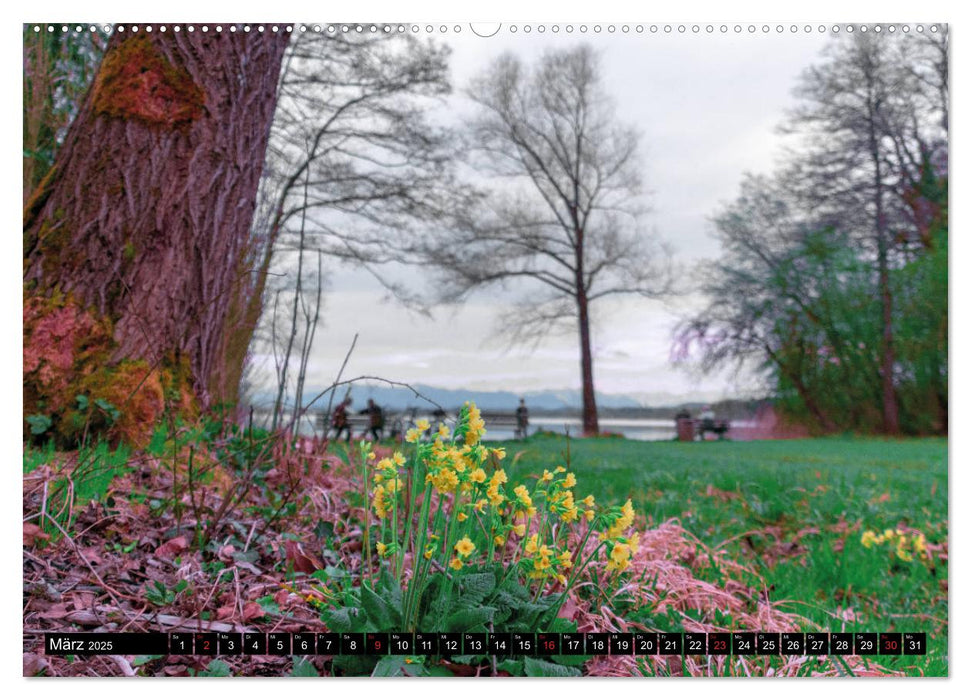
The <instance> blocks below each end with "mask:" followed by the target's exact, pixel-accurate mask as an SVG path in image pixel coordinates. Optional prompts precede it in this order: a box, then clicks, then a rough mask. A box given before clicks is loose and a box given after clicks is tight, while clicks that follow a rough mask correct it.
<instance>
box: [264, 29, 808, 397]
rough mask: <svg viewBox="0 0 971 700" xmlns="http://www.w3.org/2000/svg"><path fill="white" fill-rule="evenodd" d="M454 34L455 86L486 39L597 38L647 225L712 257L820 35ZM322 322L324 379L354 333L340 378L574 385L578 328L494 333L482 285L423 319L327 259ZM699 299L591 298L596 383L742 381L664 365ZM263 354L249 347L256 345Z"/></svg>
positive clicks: (762, 166) (492, 309)
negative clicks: (723, 220) (679, 325)
mask: <svg viewBox="0 0 971 700" xmlns="http://www.w3.org/2000/svg"><path fill="white" fill-rule="evenodd" d="M440 38H441V39H442V40H445V41H447V42H448V43H449V45H450V46H451V47H452V49H453V53H452V58H451V69H452V77H453V84H454V85H455V87H456V88H457V89H458V90H460V89H461V88H463V87H464V86H465V85H466V84H467V82H468V80H469V79H470V78H471V77H473V76H474V75H476V74H478V73H480V72H481V71H482V70H483V69H484V68H485V67H487V66H488V64H489V63H490V62H491V61H492V59H494V58H495V57H496V56H497V55H498V54H500V53H502V52H503V51H512V52H514V53H516V54H518V55H519V56H520V57H522V58H523V59H524V60H525V61H526V62H527V63H529V62H531V60H532V59H533V58H535V57H536V56H538V55H540V54H541V53H542V52H543V51H545V50H547V49H550V48H558V47H571V46H574V45H576V44H577V43H579V42H581V41H585V42H588V43H589V44H591V45H592V46H593V47H594V48H596V49H598V50H599V51H600V53H601V61H602V64H601V65H602V72H603V78H604V81H605V87H606V89H607V92H608V93H609V94H610V95H612V96H613V98H614V99H615V101H616V105H617V117H618V119H619V120H621V121H623V122H627V123H631V124H635V125H637V126H638V127H639V128H640V130H641V132H642V151H643V153H642V155H643V158H642V162H643V165H644V172H643V179H644V182H645V185H646V188H647V189H648V190H649V192H650V194H649V196H648V198H647V202H648V203H649V205H650V207H651V214H650V215H649V217H648V218H647V220H646V224H647V226H648V228H650V229H652V230H653V231H655V232H656V234H657V235H659V236H660V237H661V238H663V239H665V240H666V241H668V242H669V243H670V244H671V246H672V247H673V249H674V252H675V255H676V257H677V259H678V260H679V262H682V263H684V264H686V265H690V264H691V262H693V261H697V260H699V259H700V258H705V257H715V256H717V254H718V246H717V243H716V242H715V241H714V239H713V238H712V235H711V234H712V229H711V224H710V223H709V219H710V217H711V215H712V214H713V212H714V211H715V210H717V208H718V207H719V205H720V204H721V203H723V202H726V201H728V200H730V199H732V198H733V197H734V196H735V194H736V192H737V188H738V184H739V182H740V180H741V177H742V175H743V173H745V172H747V171H752V172H760V171H761V172H764V171H768V170H771V169H772V168H773V164H774V162H775V159H776V158H777V157H778V156H779V153H780V147H781V145H782V137H780V136H779V135H778V134H777V133H776V130H775V129H776V127H777V126H778V124H779V123H780V121H781V120H782V119H783V117H784V115H785V111H786V109H788V108H790V107H791V106H792V105H793V97H792V89H793V87H794V86H795V84H796V80H797V78H798V76H799V75H800V73H801V72H802V71H803V70H804V69H805V68H806V67H807V66H809V65H810V64H812V63H814V62H816V61H818V59H819V53H820V50H821V49H822V47H823V46H824V45H825V43H826V41H827V39H826V38H825V37H824V36H823V35H820V34H818V33H813V34H807V33H805V32H803V31H799V32H798V33H796V34H791V33H789V32H788V31H786V32H785V33H783V34H781V35H780V34H777V33H776V31H775V29H774V28H773V29H772V31H771V32H770V33H769V34H763V33H762V32H761V30H759V31H757V32H756V33H755V34H754V35H749V34H748V33H747V31H743V32H742V33H741V34H735V33H733V32H732V30H731V29H729V32H728V34H727V35H721V34H719V33H718V28H717V25H716V28H715V33H714V34H712V35H709V34H706V33H705V32H704V29H702V31H701V33H699V34H691V33H690V30H689V32H687V33H685V34H678V33H676V31H675V32H672V33H671V34H664V33H663V32H661V31H659V32H658V33H657V34H651V33H650V29H649V27H648V26H645V27H644V32H643V33H642V34H637V33H635V31H634V27H633V26H632V27H631V31H630V33H629V34H627V35H624V34H622V33H621V32H620V29H619V27H618V29H617V31H616V32H615V33H614V34H608V33H607V31H606V28H604V31H602V32H601V33H600V34H595V33H594V32H593V25H589V27H588V31H587V32H586V34H584V35H582V36H580V35H579V33H578V29H577V28H575V29H574V32H573V33H572V34H567V33H566V32H565V31H563V30H562V29H561V31H560V32H559V33H558V34H555V35H554V34H552V33H551V32H550V31H549V29H547V31H546V32H545V33H544V34H539V33H538V32H537V31H536V29H535V27H534V29H533V31H532V32H531V33H529V34H525V33H523V31H522V29H521V28H520V30H519V31H518V32H516V33H512V32H510V31H509V27H508V26H505V27H503V28H502V29H501V30H500V31H499V33H498V34H497V35H496V36H493V37H491V38H480V37H478V36H476V35H475V34H473V33H472V32H471V31H469V29H468V25H466V26H464V27H463V31H462V32H461V33H460V34H458V35H456V34H454V33H449V34H448V35H445V36H442V37H440ZM468 108H469V107H468V104H467V102H466V101H465V100H463V99H462V98H461V97H459V96H456V97H455V98H453V99H452V100H451V101H450V104H449V106H448V113H449V114H454V115H455V117H454V118H457V119H461V116H462V114H463V113H466V110H467V109H468ZM330 273H331V274H330V280H329V291H328V294H327V296H326V302H325V309H324V312H323V318H322V326H321V328H320V329H319V330H318V334H317V341H316V343H315V346H314V350H313V359H312V362H311V366H310V370H309V373H308V374H309V377H308V381H309V382H311V383H312V384H315V385H327V384H329V383H330V382H331V381H333V378H334V376H335V374H336V373H337V370H338V368H339V367H340V364H341V361H342V360H343V358H344V355H345V353H346V352H347V349H348V347H349V345H350V343H351V340H352V338H353V336H354V334H355V333H358V334H359V339H358V342H357V347H356V349H355V351H354V353H353V355H352V356H351V358H350V362H349V364H348V367H347V369H346V370H345V375H344V376H345V377H349V376H356V375H361V374H373V375H379V376H382V377H386V378H388V379H393V380H396V381H402V382H408V383H423V384H431V385H435V386H441V387H447V388H462V387H465V388H470V389H480V390H482V389H486V390H487V389H496V390H508V391H530V390H538V389H563V388H579V386H580V377H579V351H578V342H577V339H576V335H575V334H569V335H562V336H557V337H554V338H550V339H548V340H547V341H545V342H544V343H543V344H541V345H540V346H539V347H538V348H536V349H535V350H532V349H521V348H514V349H512V350H509V349H508V348H507V347H506V346H505V345H503V344H501V343H500V342H498V341H496V340H494V333H493V331H494V328H495V326H496V324H497V322H501V319H502V317H503V315H504V314H508V313H509V305H508V297H506V299H507V300H506V301H504V300H503V297H502V295H497V294H491V293H484V294H480V295H478V296H475V297H474V298H473V299H472V301H471V302H470V303H468V304H466V305H465V306H463V307H462V308H461V309H458V310H455V309H441V310H439V311H437V312H436V313H435V316H434V318H433V319H427V318H424V317H421V316H417V315H415V314H412V313H409V312H407V311H405V310H403V309H402V308H401V307H400V306H399V305H397V304H395V303H394V302H387V301H383V299H384V296H385V295H384V292H383V291H382V290H381V289H380V287H379V285H378V284H377V282H375V281H374V280H373V279H372V278H370V277H369V276H368V275H367V274H366V273H362V272H359V271H355V270H353V269H351V268H347V267H340V266H334V267H332V269H331V271H330ZM698 303H699V299H697V298H684V299H681V300H677V301H675V302H674V303H669V304H667V307H665V306H662V305H661V304H659V303H656V302H649V301H644V300H634V299H626V298H625V299H623V300H622V301H620V300H616V301H611V300H605V301H604V302H601V303H600V306H597V307H595V310H594V313H595V315H596V318H595V326H594V337H593V346H594V354H595V365H594V378H595V381H596V385H597V389H598V391H600V392H604V393H617V394H630V395H635V396H639V397H641V398H642V399H644V400H647V401H652V402H658V401H665V400H687V399H700V400H713V399H717V398H722V397H728V396H738V395H744V394H751V393H752V392H753V391H755V390H756V388H757V387H756V386H755V385H754V382H753V381H752V380H751V379H750V378H747V377H744V376H743V377H738V378H734V377H731V376H728V375H727V374H725V375H722V376H709V377H699V376H695V375H693V374H691V373H688V372H685V371H683V370H680V369H676V368H674V367H672V365H671V363H670V349H671V331H672V328H673V326H674V325H675V323H676V322H677V318H678V314H680V313H684V312H687V311H690V309H691V308H694V307H695V305H697V304H698ZM258 360H259V358H258Z"/></svg>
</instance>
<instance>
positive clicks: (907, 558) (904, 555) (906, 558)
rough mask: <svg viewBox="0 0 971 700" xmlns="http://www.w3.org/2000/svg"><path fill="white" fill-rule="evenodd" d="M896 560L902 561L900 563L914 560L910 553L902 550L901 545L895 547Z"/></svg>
mask: <svg viewBox="0 0 971 700" xmlns="http://www.w3.org/2000/svg"><path fill="white" fill-rule="evenodd" d="M897 558H898V559H900V560H902V561H913V560H914V557H913V555H912V554H911V553H910V552H908V551H907V550H906V549H904V547H903V545H898V546H897Z"/></svg>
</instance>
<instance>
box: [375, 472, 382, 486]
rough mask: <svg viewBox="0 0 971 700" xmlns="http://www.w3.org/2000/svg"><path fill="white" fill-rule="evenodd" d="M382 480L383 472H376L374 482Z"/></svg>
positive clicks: (378, 482)
mask: <svg viewBox="0 0 971 700" xmlns="http://www.w3.org/2000/svg"><path fill="white" fill-rule="evenodd" d="M382 481H384V474H382V473H381V472H378V473H377V474H375V475H374V483H375V484H380V483H381V482H382Z"/></svg>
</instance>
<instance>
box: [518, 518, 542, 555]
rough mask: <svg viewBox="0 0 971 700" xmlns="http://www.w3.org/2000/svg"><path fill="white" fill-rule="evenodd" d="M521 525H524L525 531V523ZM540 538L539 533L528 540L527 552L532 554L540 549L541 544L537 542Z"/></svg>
mask: <svg viewBox="0 0 971 700" xmlns="http://www.w3.org/2000/svg"><path fill="white" fill-rule="evenodd" d="M520 527H522V528H523V530H524V531H525V528H526V526H525V525H522V526H520ZM538 539H539V535H533V536H532V537H530V538H529V539H528V540H527V541H526V554H532V553H533V552H535V551H536V550H537V549H539V545H538V544H537V540H538Z"/></svg>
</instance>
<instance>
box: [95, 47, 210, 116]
mask: <svg viewBox="0 0 971 700" xmlns="http://www.w3.org/2000/svg"><path fill="white" fill-rule="evenodd" d="M155 41H156V40H154V39H152V38H151V37H149V36H148V35H140V36H133V37H131V38H130V39H126V40H125V41H123V42H121V43H120V44H119V45H118V47H117V48H116V49H115V50H114V51H109V52H108V53H107V54H105V57H104V59H103V63H102V66H101V70H99V71H98V76H97V78H96V80H95V84H94V109H95V111H96V112H100V113H102V114H107V115H109V116H112V117H120V118H123V119H137V120H139V121H142V122H144V123H147V124H155V125H162V126H166V127H169V128H176V127H180V126H185V125H187V124H190V123H191V122H193V121H194V120H195V119H197V118H198V117H199V116H200V115H201V114H202V110H203V107H204V106H205V95H204V94H203V92H202V90H201V89H200V88H199V86H198V85H197V84H196V83H195V82H194V81H193V79H192V76H190V75H189V74H188V73H187V72H186V71H185V70H184V69H182V68H181V67H178V66H175V65H173V64H172V63H171V62H170V61H169V60H168V59H167V58H166V57H165V56H164V55H163V54H162V52H161V51H159V49H158V47H157V46H156V45H155V43H154V42H155Z"/></svg>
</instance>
